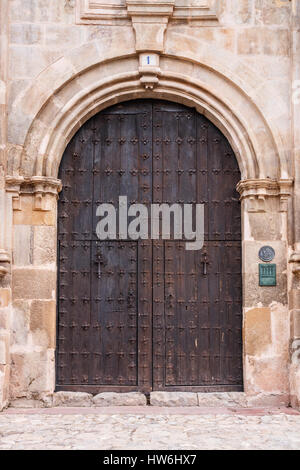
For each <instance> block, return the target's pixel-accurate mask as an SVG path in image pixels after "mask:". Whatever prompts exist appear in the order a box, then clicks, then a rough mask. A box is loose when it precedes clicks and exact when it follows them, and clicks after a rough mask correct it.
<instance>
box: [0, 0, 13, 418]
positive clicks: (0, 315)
mask: <svg viewBox="0 0 300 470" xmlns="http://www.w3.org/2000/svg"><path fill="white" fill-rule="evenodd" d="M8 29H9V21H8V0H2V1H1V2H0V411H1V410H2V409H3V407H4V406H5V405H6V404H7V401H8V385H9V375H10V371H9V363H10V359H9V342H10V335H9V329H10V328H9V314H10V302H11V288H10V287H11V286H10V253H9V237H7V235H8V230H9V220H7V204H6V194H5V172H6V155H7V78H8V77H7V71H8Z"/></svg>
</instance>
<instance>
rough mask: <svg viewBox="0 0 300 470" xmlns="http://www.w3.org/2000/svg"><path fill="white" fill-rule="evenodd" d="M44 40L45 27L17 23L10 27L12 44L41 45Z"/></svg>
mask: <svg viewBox="0 0 300 470" xmlns="http://www.w3.org/2000/svg"><path fill="white" fill-rule="evenodd" d="M42 40H43V27H42V26H41V25H37V24H32V23H29V24H28V23H20V24H18V23H15V24H12V25H11V26H10V42H11V44H39V43H41V42H42Z"/></svg>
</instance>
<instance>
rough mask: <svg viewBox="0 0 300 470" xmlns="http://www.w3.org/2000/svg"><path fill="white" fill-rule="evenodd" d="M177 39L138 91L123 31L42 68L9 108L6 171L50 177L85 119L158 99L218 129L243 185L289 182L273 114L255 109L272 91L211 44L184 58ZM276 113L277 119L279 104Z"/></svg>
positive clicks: (129, 44)
mask: <svg viewBox="0 0 300 470" xmlns="http://www.w3.org/2000/svg"><path fill="white" fill-rule="evenodd" d="M182 36H184V35H182ZM130 39H131V38H130ZM189 40H190V41H192V39H191V38H189ZM182 41H184V37H182V38H178V34H173V35H172V34H171V35H170V36H169V38H168V41H167V43H166V50H165V54H162V55H161V57H160V69H159V73H158V75H159V82H158V84H157V86H156V87H155V88H154V89H153V90H149V89H145V87H144V85H143V83H142V82H141V80H140V76H141V74H140V71H139V61H138V56H137V54H136V52H135V51H134V50H133V48H132V41H131V42H130V41H129V40H128V32H126V33H118V34H116V35H114V37H113V40H112V41H111V42H110V43H108V42H107V41H102V42H101V43H100V42H99V41H93V42H91V43H89V44H85V45H83V46H81V47H79V48H76V49H74V50H73V51H72V52H71V53H70V54H69V55H68V56H65V57H62V58H61V59H59V60H58V61H57V62H55V63H54V64H52V65H51V66H49V67H48V68H47V69H46V70H45V71H44V72H42V73H41V74H40V75H39V76H38V77H37V78H36V80H35V82H34V84H33V85H32V86H31V87H30V88H29V89H28V90H25V92H24V94H23V95H22V96H20V97H19V98H18V99H17V101H16V102H15V103H14V106H13V110H14V111H13V113H12V123H11V127H12V136H14V134H15V139H14V142H12V144H15V145H16V146H17V147H18V151H15V152H14V156H13V158H11V161H10V162H9V172H8V173H9V174H10V175H13V176H17V175H20V176H22V177H29V178H31V177H33V176H39V177H40V176H46V177H51V178H56V177H57V174H58V168H59V163H60V160H61V158H62V155H63V152H64V149H65V147H66V145H67V143H68V142H69V141H70V139H71V138H72V136H73V135H74V134H75V132H76V131H77V130H78V129H79V127H81V126H82V124H83V123H84V122H85V121H86V120H87V119H89V118H90V117H91V116H93V115H94V114H96V113H97V112H99V111H101V110H102V109H104V108H105V107H108V106H110V105H112V104H115V103H117V102H121V101H126V100H130V99H134V98H160V99H164V98H165V99H168V100H171V101H177V102H181V103H183V104H186V105H188V106H193V107H196V109H197V110H198V111H199V112H201V113H203V114H205V115H206V116H207V117H208V118H209V119H210V120H211V121H213V122H214V124H215V125H216V126H217V127H219V128H220V130H221V131H222V132H223V133H224V135H225V136H226V137H227V138H228V140H229V142H230V144H231V145H232V147H233V149H234V151H235V154H236V157H237V160H238V162H239V166H240V170H241V174H242V179H266V178H269V179H271V180H278V179H286V178H289V177H290V173H291V172H290V170H289V167H288V155H287V153H286V151H285V145H284V139H283V137H282V135H281V132H280V129H279V127H278V126H277V121H278V116H276V117H275V119H273V121H272V119H271V117H270V119H268V122H267V121H266V117H265V116H266V115H267V113H265V112H264V113H263V112H262V111H261V110H260V108H259V107H258V105H257V104H256V101H261V100H260V99H259V97H262V96H265V93H268V96H269V97H268V99H267V100H266V101H270V100H272V93H273V98H275V96H276V95H275V90H270V87H267V86H264V85H263V84H261V85H260V88H259V91H257V90H256V83H257V76H256V75H255V76H254V74H253V72H252V71H251V70H249V71H247V70H246V71H245V64H244V63H243V70H244V71H243V72H241V68H242V67H240V65H241V64H240V60H238V59H236V58H235V57H234V56H233V55H232V54H229V53H226V54H224V53H223V52H222V55H221V54H218V53H216V52H215V51H214V54H212V46H209V45H208V43H206V45H205V47H204V46H203V44H201V45H200V44H198V43H199V41H194V42H195V44H194V47H192V48H191V47H190V48H189V52H188V53H187V48H186V47H185V45H184V44H183V45H182V50H181V49H178V44H180V43H181V42H182ZM106 42H107V43H106ZM116 44H118V47H116ZM175 44H176V48H175ZM115 51H118V53H117V54H115ZM174 51H175V52H174ZM227 55H229V56H230V57H228V56H227ZM216 57H217V59H216ZM82 58H84V59H82ZM212 58H214V59H213V60H212ZM229 59H230V60H229ZM227 64H230V70H229V69H228V66H227ZM237 69H238V73H237V74H236V75H235V72H234V70H237ZM243 79H244V80H243ZM270 95H271V96H270ZM280 109H281V112H282V113H283V112H284V109H283V106H282V107H281V108H280ZM20 120H22V121H23V123H24V120H26V121H27V123H28V124H27V126H23V127H25V129H26V130H25V131H24V134H23V135H22V134H21V133H20V132H18V126H17V125H16V126H15V131H14V122H16V123H17V122H19V121H20Z"/></svg>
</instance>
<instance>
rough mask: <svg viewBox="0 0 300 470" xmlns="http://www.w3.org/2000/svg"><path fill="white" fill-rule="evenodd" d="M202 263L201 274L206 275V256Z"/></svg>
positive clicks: (207, 263)
mask: <svg viewBox="0 0 300 470" xmlns="http://www.w3.org/2000/svg"><path fill="white" fill-rule="evenodd" d="M202 264H203V276H207V266H208V265H209V262H208V261H207V258H206V257H205V258H204V261H202Z"/></svg>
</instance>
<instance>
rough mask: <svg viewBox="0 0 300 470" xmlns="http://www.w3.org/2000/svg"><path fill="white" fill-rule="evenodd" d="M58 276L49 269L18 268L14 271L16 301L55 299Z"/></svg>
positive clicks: (14, 295)
mask: <svg viewBox="0 0 300 470" xmlns="http://www.w3.org/2000/svg"><path fill="white" fill-rule="evenodd" d="M55 288H56V275H55V272H54V271H49V270H48V269H34V268H24V269H23V268H18V269H14V270H13V298H14V299H16V300H17V299H49V300H50V299H53V296H54V295H55Z"/></svg>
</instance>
